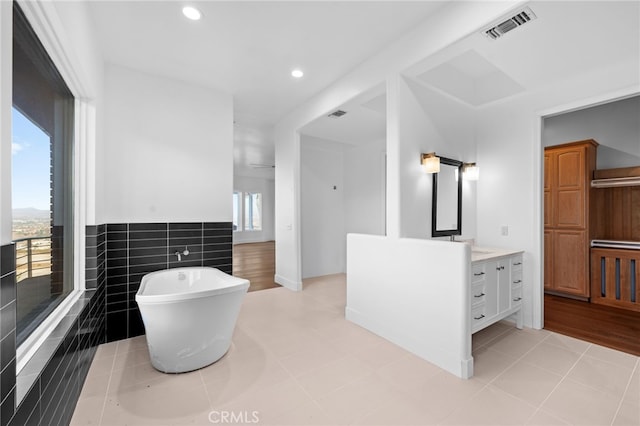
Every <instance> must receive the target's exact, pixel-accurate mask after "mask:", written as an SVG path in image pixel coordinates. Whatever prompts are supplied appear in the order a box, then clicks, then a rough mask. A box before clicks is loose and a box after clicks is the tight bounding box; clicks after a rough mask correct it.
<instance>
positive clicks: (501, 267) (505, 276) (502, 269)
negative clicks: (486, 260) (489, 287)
mask: <svg viewBox="0 0 640 426" xmlns="http://www.w3.org/2000/svg"><path fill="white" fill-rule="evenodd" d="M510 266H511V260H510V259H503V260H499V261H498V262H497V264H496V272H497V274H498V312H504V311H506V310H507V309H509V307H510V306H511V280H510V278H509V277H510V276H511V267H510Z"/></svg>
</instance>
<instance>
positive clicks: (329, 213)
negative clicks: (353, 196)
mask: <svg viewBox="0 0 640 426" xmlns="http://www.w3.org/2000/svg"><path fill="white" fill-rule="evenodd" d="M343 150H344V144H340V143H335V142H334V143H332V142H329V141H326V140H322V139H318V138H314V137H312V136H303V137H302V141H301V147H300V193H301V198H300V203H301V214H302V278H309V277H316V276H320V275H328V274H337V273H340V272H344V271H345V268H346V234H345V214H344V212H345V209H344V153H343Z"/></svg>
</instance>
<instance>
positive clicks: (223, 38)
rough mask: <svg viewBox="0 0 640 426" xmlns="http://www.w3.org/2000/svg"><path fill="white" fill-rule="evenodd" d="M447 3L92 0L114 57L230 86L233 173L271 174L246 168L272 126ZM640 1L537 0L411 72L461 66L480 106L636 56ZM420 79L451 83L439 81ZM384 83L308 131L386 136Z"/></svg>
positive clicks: (357, 137) (270, 158)
mask: <svg viewBox="0 0 640 426" xmlns="http://www.w3.org/2000/svg"><path fill="white" fill-rule="evenodd" d="M444 3H445V2H434V1H409V2H400V1H387V2H382V1H341V2H329V1H281V2H275V1H269V0H264V1H255V2H245V1H226V2H222V1H209V2H204V1H203V2H192V4H196V5H197V6H198V7H199V8H200V9H201V11H202V12H203V15H204V16H203V19H202V20H201V21H198V22H190V21H187V20H186V19H185V18H184V17H183V16H182V15H181V13H180V9H181V6H182V5H183V3H182V2H180V1H113V2H112V1H92V2H90V10H91V13H92V16H93V19H94V20H95V28H96V31H97V34H98V39H99V41H100V44H101V47H102V50H103V55H104V57H105V59H106V60H107V61H109V62H113V63H118V64H121V65H125V66H128V67H131V68H134V69H138V70H141V71H145V72H149V73H153V74H158V75H163V76H167V77H171V78H176V79H180V80H184V81H190V82H193V83H195V84H200V85H204V86H208V87H213V88H217V89H220V90H223V91H225V92H229V93H231V94H233V96H234V110H235V119H236V126H235V130H236V133H235V166H236V172H237V173H238V174H244V175H256V176H263V177H273V169H270V168H262V169H254V168H251V167H249V164H273V162H274V147H273V140H272V137H271V127H272V126H273V124H274V123H275V122H277V120H278V119H280V118H281V117H282V116H283V115H284V114H286V113H287V112H289V111H291V110H292V109H294V108H295V106H296V105H299V104H300V103H302V102H304V101H305V100H307V99H309V98H310V97H312V96H313V95H314V94H316V93H317V92H319V91H320V90H322V89H323V88H325V87H326V86H328V85H329V84H331V83H332V82H333V81H335V80H337V79H339V78H340V77H341V76H343V75H345V74H346V73H347V72H349V71H350V70H352V69H353V68H355V67H356V66H357V65H358V64H359V63H361V62H362V61H364V60H366V59H367V58H368V57H370V56H372V55H374V54H375V53H377V52H378V51H380V50H381V49H383V48H385V47H386V46H387V45H389V44H390V43H392V42H393V41H394V40H396V39H398V38H399V37H400V36H401V35H403V34H404V33H406V32H408V31H409V30H410V29H411V28H412V27H414V26H416V25H419V24H420V23H421V22H422V21H424V20H425V19H426V18H427V17H428V16H429V15H430V14H433V13H434V12H435V11H436V10H437V9H439V8H441V7H443V5H444ZM639 5H640V2H638V1H626V2H612V1H601V2H597V1H567V2H551V1H537V2H530V3H529V4H528V6H530V7H531V9H532V10H533V12H534V13H535V14H536V15H537V19H536V20H534V21H532V22H530V23H528V24H526V25H524V26H523V27H521V28H518V29H516V30H513V31H512V32H510V33H507V34H506V35H505V36H503V37H502V38H500V39H498V40H493V41H492V40H489V39H487V38H486V37H484V36H483V35H482V34H480V32H479V31H475V32H474V33H473V34H471V35H470V36H469V37H467V38H465V39H463V40H461V41H460V42H458V43H456V44H455V45H453V46H451V47H450V48H448V49H446V50H445V51H442V52H439V53H436V54H435V55H433V56H432V57H430V58H426V59H425V60H424V61H422V62H421V63H419V64H416V65H415V66H414V67H412V68H411V69H408V70H407V71H406V74H407V75H408V76H411V77H415V78H416V79H418V80H420V76H423V77H424V76H426V75H429V73H432V74H436V75H438V78H440V79H441V80H442V79H443V78H444V77H446V75H444V76H443V75H442V73H440V74H437V73H438V67H444V68H440V71H442V70H443V69H445V70H447V69H448V70H449V71H451V70H456V71H457V72H458V76H460V74H461V73H463V74H465V78H466V79H467V82H466V83H465V85H466V87H467V93H458V94H454V93H451V91H450V90H449V94H450V95H454V97H457V98H458V99H462V100H465V102H466V103H467V105H473V106H478V107H482V106H483V105H485V104H486V103H491V102H493V101H495V100H497V99H500V98H504V97H509V96H518V93H522V92H526V91H529V90H535V89H536V88H539V87H541V86H544V85H547V84H551V83H553V82H557V81H562V80H565V79H569V78H573V77H574V76H576V75H579V74H582V73H586V72H589V71H590V70H593V69H594V68H598V67H605V66H607V65H608V64H611V63H616V62H620V61H628V60H629V59H630V58H636V62H638V63H640V57H639V53H640V25H639V16H640V7H639ZM517 11H518V10H516V12H517ZM470 30H471V29H470ZM294 67H300V68H302V69H303V70H304V71H305V73H306V74H305V76H304V77H303V78H302V79H300V80H294V79H292V78H291V77H290V74H289V73H290V71H291V69H292V68H294ZM434 70H435V71H434ZM638 72H640V70H638ZM487 73H488V74H487ZM444 74H446V73H444ZM450 74H451V76H453V75H454V73H453V72H451V73H450ZM487 75H493V76H496V75H498V76H499V77H500V78H499V81H496V82H494V86H493V87H497V88H499V89H500V90H502V91H503V92H504V93H502V94H500V95H499V96H497V97H495V99H494V98H491V96H488V95H487V94H486V93H485V94H482V93H472V92H470V91H472V90H475V89H474V86H478V83H479V82H480V81H481V80H482V79H484V83H485V84H484V86H485V88H486V87H487V84H486V82H487V79H486V78H487ZM420 81H421V82H422V84H425V85H426V87H430V88H436V89H437V90H439V91H440V92H444V93H446V92H447V90H446V88H443V87H442V84H440V86H438V84H436V82H434V81H429V79H425V78H423V79H422V80H420ZM458 81H462V80H461V79H458ZM449 83H451V82H446V84H449ZM446 84H445V86H446ZM507 89H509V90H507ZM383 91H384V88H376V89H373V90H372V92H371V93H367V94H364V95H363V96H360V97H358V99H354V100H353V101H350V102H349V103H347V104H345V105H343V106H340V108H343V109H345V110H347V112H348V114H347V115H345V116H344V117H343V118H341V119H337V120H336V119H330V118H326V117H320V118H318V119H317V120H315V121H314V122H313V123H310V124H309V125H308V126H306V127H305V129H304V133H305V134H309V135H312V136H315V137H318V138H322V139H329V140H333V141H338V142H344V143H352V144H358V143H363V142H364V141H366V140H371V139H372V138H378V137H384V132H385V114H384V112H385V97H384V92H383ZM493 95H494V96H495V94H493Z"/></svg>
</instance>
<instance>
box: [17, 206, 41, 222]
mask: <svg viewBox="0 0 640 426" xmlns="http://www.w3.org/2000/svg"><path fill="white" fill-rule="evenodd" d="M49 217H50V213H49V211H48V210H38V209H34V208H33V207H26V208H21V209H13V218H14V219H49Z"/></svg>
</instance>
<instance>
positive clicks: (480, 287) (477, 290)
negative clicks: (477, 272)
mask: <svg viewBox="0 0 640 426" xmlns="http://www.w3.org/2000/svg"><path fill="white" fill-rule="evenodd" d="M485 293H486V289H485V283H484V282H483V281H480V282H478V283H475V284H473V285H472V286H471V305H477V304H478V303H484V301H485V298H486V294H485Z"/></svg>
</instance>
